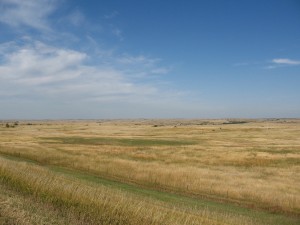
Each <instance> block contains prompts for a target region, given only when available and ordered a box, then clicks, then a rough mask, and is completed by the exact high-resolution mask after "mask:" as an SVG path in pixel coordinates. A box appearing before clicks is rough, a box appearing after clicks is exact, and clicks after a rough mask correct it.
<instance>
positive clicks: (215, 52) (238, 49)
mask: <svg viewBox="0 0 300 225" xmlns="http://www.w3.org/2000/svg"><path fill="white" fill-rule="evenodd" d="M299 86H300V2H299V1H297V0H272V1H271V0H269V1H268V0H265V1H258V0H251V1H250V0H240V1H238V0H235V1H233V0H228V1H222V0H213V1H196V0H190V1H176V0H173V1H171V0H166V1H158V0H152V1H137V0H129V1H121V0H119V1H114V0H110V1H96V0H86V1H83V0H26V1H24V0H0V119H76V118H78V119H93V118H94V119H101V118H233V117H239V118H246V117H249V118H267V117H299V116H300V88H299Z"/></svg>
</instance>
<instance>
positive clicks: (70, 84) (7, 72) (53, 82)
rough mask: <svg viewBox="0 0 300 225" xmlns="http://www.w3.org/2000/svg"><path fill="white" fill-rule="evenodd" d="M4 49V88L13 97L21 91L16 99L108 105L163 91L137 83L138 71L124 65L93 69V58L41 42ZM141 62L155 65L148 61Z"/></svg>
mask: <svg viewBox="0 0 300 225" xmlns="http://www.w3.org/2000/svg"><path fill="white" fill-rule="evenodd" d="M0 49H2V51H1V53H2V54H1V53H0V59H1V62H2V63H0V87H2V88H5V87H6V88H8V87H9V88H8V89H10V91H9V93H10V94H13V93H14V92H13V91H12V90H18V91H16V92H15V95H22V96H24V95H31V94H32V93H33V95H39V96H40V97H46V98H47V97H49V96H56V97H59V98H60V99H66V98H69V99H71V98H74V96H77V97H78V98H81V99H83V100H84V99H86V100H87V99H90V100H91V99H93V100H100V99H101V100H105V99H106V100H105V101H108V100H109V99H110V100H111V99H115V100H116V99H119V100H120V99H124V98H125V97H126V98H127V99H128V100H129V99H131V101H132V100H133V99H143V98H144V99H145V98H148V99H149V98H150V99H151V98H156V97H157V96H159V95H160V94H161V93H162V91H163V90H162V89H160V88H158V87H157V86H156V85H154V84H151V83H141V82H135V80H133V78H132V77H134V76H132V75H133V74H137V73H138V71H137V70H136V69H135V68H132V67H131V66H129V67H127V66H126V67H124V65H123V64H122V63H120V64H119V65H118V64H116V63H117V61H111V63H109V64H104V65H101V64H100V65H97V66H96V65H90V64H89V63H88V61H89V58H90V55H88V54H87V53H84V52H79V51H75V50H71V49H64V48H58V47H53V46H50V45H47V44H44V43H42V42H38V41H31V42H28V43H26V44H25V45H23V46H20V45H17V44H16V43H14V42H11V43H5V44H2V45H0ZM7 52H10V53H9V54H6V53H7ZM128 58H131V60H133V59H135V58H134V57H129V56H128ZM136 60H137V59H136ZM136 60H133V61H136ZM139 60H142V62H147V61H151V60H150V59H147V58H145V57H140V59H139ZM139 60H137V61H139ZM135 63H137V62H135ZM155 70H156V71H155ZM143 71H145V73H148V74H151V73H160V74H162V73H166V72H167V71H166V70H165V69H164V68H159V67H158V68H155V67H149V68H147V66H144V67H143ZM135 79H139V78H137V77H135ZM1 84H2V85H1ZM4 86H5V87H4ZM20 90H21V91H20ZM169 96H171V92H169Z"/></svg>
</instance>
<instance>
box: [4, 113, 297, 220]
mask: <svg viewBox="0 0 300 225" xmlns="http://www.w3.org/2000/svg"><path fill="white" fill-rule="evenodd" d="M6 124H7V126H6ZM299 174H300V120H299V119H266V120H264V119H261V120H254V119H252V120H251V119H243V120H241V119H239V120H238V119H232V120H229V119H222V120H221V119H220V120H183V119H181V120H179V119H178V120H145V119H139V120H74V121H72V120H67V121H19V122H16V121H1V122H0V189H1V192H0V224H1V223H2V224H125V225H126V224H136V225H137V224H208V225H212V224H245V225H246V224H247V225H248V224H287V225H288V224H299V223H300V177H299Z"/></svg>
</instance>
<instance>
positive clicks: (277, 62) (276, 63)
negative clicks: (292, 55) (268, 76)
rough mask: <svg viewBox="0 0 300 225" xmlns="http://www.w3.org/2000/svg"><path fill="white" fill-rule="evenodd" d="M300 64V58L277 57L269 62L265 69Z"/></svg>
mask: <svg viewBox="0 0 300 225" xmlns="http://www.w3.org/2000/svg"><path fill="white" fill-rule="evenodd" d="M297 65H300V60H293V59H288V58H276V59H272V60H271V61H270V62H269V65H267V66H265V69H276V68H281V67H287V66H297Z"/></svg>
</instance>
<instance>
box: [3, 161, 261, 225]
mask: <svg viewBox="0 0 300 225" xmlns="http://www.w3.org/2000/svg"><path fill="white" fill-rule="evenodd" d="M0 181H1V183H3V184H4V185H1V187H2V188H4V191H6V194H7V192H10V193H12V191H11V190H10V191H7V190H5V185H7V186H9V187H10V188H11V189H13V190H15V191H18V192H20V193H23V194H24V193H25V194H27V196H28V195H31V196H33V197H35V198H36V199H39V203H35V202H34V201H32V200H28V199H26V197H24V196H18V198H16V197H14V198H12V197H11V196H9V195H6V196H4V194H5V192H4V193H2V194H1V195H0V197H1V198H2V199H5V200H6V201H5V203H6V204H4V205H3V206H1V205H0V213H2V214H3V213H5V214H6V217H8V218H11V221H8V224H10V223H9V222H12V224H15V223H16V224H39V222H41V223H43V224H101V225H106V224H107V225H113V224H132V225H140V224H144V225H152V224H162V225H163V224H165V225H167V224H170V225H171V224H172V225H173V224H174V225H176V224H178V225H184V224H189V225H193V224H207V225H219V224H237V225H238V224H245V225H246V224H256V223H255V222H254V220H253V221H252V220H249V219H248V218H245V217H239V218H236V217H233V216H230V215H226V214H222V213H215V212H211V211H208V210H193V209H188V208H180V207H175V206H172V205H169V204H165V203H162V202H159V201H154V200H149V199H143V198H141V197H136V196H134V195H130V194H128V193H123V192H120V191H117V190H112V189H109V188H107V187H104V186H101V185H97V186H90V185H87V184H86V183H84V182H80V181H78V180H76V179H66V178H65V177H63V176H57V175H55V174H54V173H53V172H50V171H49V170H47V169H44V168H41V167H40V166H36V165H28V163H23V162H13V161H10V160H5V159H1V158H0ZM1 198H0V199H1ZM7 199H8V200H9V202H7ZM19 199H22V200H23V201H24V199H25V201H27V202H31V204H32V203H33V204H35V207H36V205H37V204H39V206H38V207H36V208H35V207H33V206H32V205H29V206H27V207H26V206H24V204H22V203H20V200H19ZM47 203H48V204H49V203H51V204H52V205H50V207H47V206H46V209H45V208H44V209H42V210H41V205H42V207H45V205H46V204H47ZM51 207H52V208H51ZM16 208H17V210H16ZM34 208H35V209H36V210H34ZM53 208H54V209H55V210H54V209H53ZM9 209H14V210H13V211H9ZM47 209H48V210H47ZM49 209H50V210H49ZM38 210H39V211H41V212H38V213H37V212H36V211H38ZM46 210H47V211H46ZM45 211H46V213H45ZM49 211H50V212H49ZM28 213H29V214H30V216H29V215H28ZM41 213H43V215H42V216H41ZM0 215H1V214H0ZM62 215H64V217H62ZM53 216H54V217H53ZM0 221H1V220H0Z"/></svg>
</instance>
